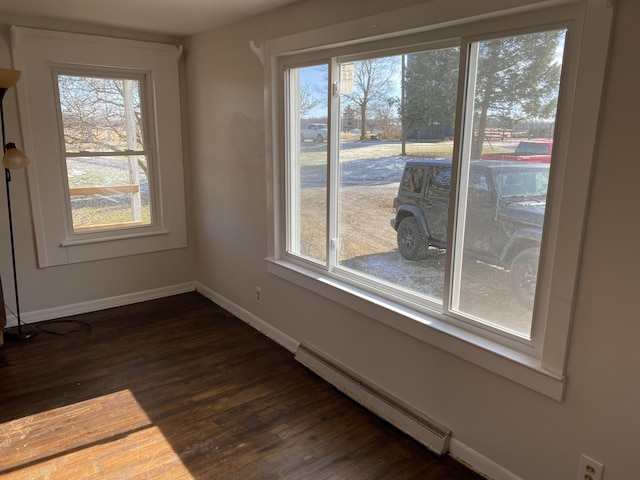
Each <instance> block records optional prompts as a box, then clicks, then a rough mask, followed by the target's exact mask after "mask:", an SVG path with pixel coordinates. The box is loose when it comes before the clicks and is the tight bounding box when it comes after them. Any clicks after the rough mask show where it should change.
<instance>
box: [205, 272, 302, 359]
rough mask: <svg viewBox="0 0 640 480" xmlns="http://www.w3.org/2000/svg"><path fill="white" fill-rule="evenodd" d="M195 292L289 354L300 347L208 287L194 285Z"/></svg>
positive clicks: (286, 336) (294, 341) (288, 337)
mask: <svg viewBox="0 0 640 480" xmlns="http://www.w3.org/2000/svg"><path fill="white" fill-rule="evenodd" d="M196 291H197V292H198V293H200V294H202V295H204V296H205V297H207V298H208V299H209V300H211V301H212V302H213V303H215V304H217V305H220V306H221V307H222V308H224V309H225V310H226V311H228V312H229V313H231V314H232V315H234V316H236V317H238V318H239V319H240V320H242V321H243V322H245V323H246V324H248V325H250V326H251V327H253V328H255V329H256V330H258V331H259V332H260V333H262V334H263V335H265V336H266V337H268V338H270V339H271V340H273V341H274V342H276V343H277V344H278V345H280V346H282V347H284V348H286V349H287V350H289V351H290V352H292V353H294V352H295V351H296V350H297V349H298V345H300V343H299V342H298V341H296V340H294V339H293V338H291V337H290V336H288V335H286V334H284V333H283V332H281V331H280V330H278V329H277V328H274V327H273V326H272V325H270V324H268V323H267V322H265V321H264V320H262V319H260V318H258V317H257V316H255V315H254V314H253V313H251V312H249V311H248V310H245V309H244V308H242V307H240V306H238V305H237V304H235V303H233V302H232V301H231V300H229V299H228V298H226V297H223V296H222V295H220V294H219V293H217V292H214V291H213V290H211V289H210V288H208V287H205V286H204V285H202V284H201V283H199V282H197V283H196Z"/></svg>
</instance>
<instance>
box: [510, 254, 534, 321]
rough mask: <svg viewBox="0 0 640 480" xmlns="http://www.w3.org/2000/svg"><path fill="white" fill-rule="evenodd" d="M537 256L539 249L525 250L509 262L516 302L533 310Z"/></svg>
mask: <svg viewBox="0 0 640 480" xmlns="http://www.w3.org/2000/svg"><path fill="white" fill-rule="evenodd" d="M539 255H540V249H538V248H535V247H531V248H525V249H524V250H522V251H521V252H520V253H518V254H517V255H516V256H515V258H514V259H513V261H512V262H511V286H512V287H513V290H514V292H515V294H516V296H517V297H518V300H520V302H521V303H522V304H523V305H524V306H525V307H527V308H529V309H533V299H534V297H535V293H536V282H537V280H538V257H539Z"/></svg>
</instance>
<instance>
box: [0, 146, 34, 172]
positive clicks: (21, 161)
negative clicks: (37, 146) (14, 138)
mask: <svg viewBox="0 0 640 480" xmlns="http://www.w3.org/2000/svg"><path fill="white" fill-rule="evenodd" d="M2 165H3V166H4V168H9V169H12V170H13V169H18V168H24V167H26V166H27V165H29V157H27V156H26V155H25V154H24V153H23V152H22V150H19V149H17V148H16V144H15V143H7V147H6V149H5V152H4V157H2Z"/></svg>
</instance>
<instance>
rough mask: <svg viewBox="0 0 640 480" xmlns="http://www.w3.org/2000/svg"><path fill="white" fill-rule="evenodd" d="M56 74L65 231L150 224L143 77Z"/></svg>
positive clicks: (148, 158)
mask: <svg viewBox="0 0 640 480" xmlns="http://www.w3.org/2000/svg"><path fill="white" fill-rule="evenodd" d="M56 79H57V82H56V87H57V93H58V114H59V115H60V125H61V129H60V130H61V132H60V133H61V136H62V138H61V144H62V145H64V156H65V163H64V170H65V172H64V173H65V176H66V179H67V187H68V190H67V191H68V209H69V210H70V213H71V214H70V219H71V225H70V228H69V231H70V233H73V234H83V233H90V232H96V231H100V230H108V229H121V228H132V227H136V226H145V225H150V224H151V223H152V221H151V217H152V216H151V202H150V188H149V187H150V182H149V178H148V175H147V172H148V170H149V164H150V161H149V160H150V154H149V152H148V150H147V149H146V148H145V145H146V138H145V134H144V126H145V125H146V123H147V119H146V118H145V115H144V112H145V109H144V108H142V103H143V101H144V94H143V85H144V81H143V80H144V77H138V78H121V77H120V76H118V77H110V76H104V75H98V76H95V75H74V74H67V73H58V74H57V75H56Z"/></svg>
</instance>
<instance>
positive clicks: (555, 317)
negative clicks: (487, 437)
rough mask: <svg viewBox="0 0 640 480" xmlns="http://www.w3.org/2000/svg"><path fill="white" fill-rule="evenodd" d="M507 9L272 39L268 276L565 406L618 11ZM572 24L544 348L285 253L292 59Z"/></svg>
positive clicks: (393, 16)
mask: <svg viewBox="0 0 640 480" xmlns="http://www.w3.org/2000/svg"><path fill="white" fill-rule="evenodd" d="M503 3H505V5H502V7H501V10H499V11H493V10H491V8H492V7H491V5H487V4H486V3H484V2H475V1H473V0H453V1H451V0H434V1H433V2H428V3H427V4H421V5H417V6H414V7H408V8H405V9H403V10H399V11H395V12H388V13H385V14H384V15H378V16H374V17H369V18H363V19H360V20H355V21H352V22H347V23H345V24H340V25H336V26H330V27H324V28H321V29H318V30H313V31H309V32H304V33H301V34H296V35H291V36H289V37H283V38H278V39H273V40H269V41H267V42H266V44H265V46H264V59H265V84H266V85H265V86H266V90H265V91H266V92H267V93H266V105H267V109H266V122H265V129H266V136H267V139H269V140H270V141H271V142H272V143H271V144H270V145H269V146H270V148H268V150H267V159H266V167H267V175H268V185H267V191H268V195H269V196H270V197H271V198H272V199H273V202H268V203H269V209H268V214H269V217H270V222H269V223H268V226H269V229H270V231H269V236H268V238H269V245H268V247H269V248H268V253H269V256H268V258H267V261H268V271H269V272H270V273H272V274H274V275H277V276H279V277H281V278H284V279H286V280H289V281H291V282H293V283H295V284H297V285H299V286H301V287H304V288H307V289H310V290H312V291H314V292H316V293H317V294H319V295H322V296H324V297H327V298H329V299H331V300H332V301H335V302H337V303H339V304H342V305H344V306H346V307H349V308H352V309H354V310H355V311H358V312H359V313H360V314H362V315H366V316H368V317H369V318H371V319H373V320H376V321H379V322H382V323H384V324H386V325H388V326H390V327H392V328H395V329H398V330H400V331H402V332H404V333H406V334H409V335H411V336H413V337H415V338H417V339H420V340H422V341H424V342H426V343H428V344H430V345H434V346H436V347H438V348H440V349H443V350H445V351H448V352H450V353H451V354H453V355H456V356H459V357H460V358H463V359H465V360H467V361H469V362H472V363H474V364H476V365H479V366H481V367H483V368H485V369H487V370H489V371H492V372H494V373H496V374H498V375H501V376H504V377H506V378H508V379H510V380H512V381H514V382H517V383H519V384H521V385H524V386H526V387H528V388H531V389H532V390H535V391H537V392H540V393H542V394H544V395H547V396H549V397H551V398H554V399H556V400H559V401H560V400H562V399H563V397H564V391H565V385H566V376H565V363H566V358H567V353H568V343H569V336H570V326H571V322H572V316H573V300H574V295H575V289H576V284H577V277H578V266H579V258H580V250H581V243H582V233H583V228H584V221H585V220H584V218H585V213H586V208H587V199H588V190H589V180H590V171H591V163H592V158H593V155H594V149H595V139H596V135H597V131H598V128H597V123H598V114H599V109H600V97H601V92H602V87H603V81H604V75H605V68H606V58H607V50H608V42H609V33H610V28H611V19H612V8H611V5H610V4H609V2H606V1H605V0H582V1H571V0H565V1H561V2H556V6H554V7H549V6H548V4H547V5H544V2H541V1H539V0H520V1H519V0H508V1H506V2H503ZM493 8H495V7H493ZM465 12H468V14H466V15H465ZM564 26H567V27H569V32H568V34H567V39H566V42H567V46H566V49H565V52H566V53H565V57H564V62H563V80H562V85H561V93H560V99H559V105H558V114H557V118H556V129H557V131H559V132H561V134H560V135H559V137H558V138H560V140H561V141H560V142H557V143H556V144H555V145H554V166H553V168H554V169H555V171H554V174H553V175H554V183H553V184H552V185H550V192H551V195H552V199H553V202H552V204H551V208H549V206H548V207H547V213H546V219H545V222H546V223H545V236H546V238H545V240H544V243H543V245H542V248H541V272H540V274H539V276H538V295H537V300H536V302H537V303H536V313H535V314H536V315H537V319H538V320H542V328H541V330H540V332H539V336H540V339H539V342H538V343H537V345H535V348H531V349H528V350H527V349H521V348H514V347H513V346H512V345H509V343H508V342H501V341H500V340H497V339H495V338H489V337H486V336H483V335H479V334H478V333H477V332H476V331H474V329H473V328H467V327H465V326H464V325H460V324H458V323H455V322H450V321H449V320H448V319H446V318H443V316H442V315H438V314H437V313H436V312H433V313H430V314H428V313H424V312H422V311H420V310H418V309H416V308H411V307H410V306H407V305H406V304H401V303H397V302H393V301H390V300H389V299H388V298H383V297H382V296H379V295H376V294H374V293H371V291H370V290H365V289H364V288H360V287H359V286H358V284H357V283H355V282H353V280H352V279H349V278H346V277H344V276H343V277H341V276H340V275H337V274H333V273H332V274H329V273H328V272H326V271H323V270H320V269H317V268H314V267H313V265H311V264H309V262H304V261H300V260H299V259H298V258H294V257H292V256H290V255H287V253H286V250H285V240H286V235H285V233H286V231H285V228H286V225H285V223H284V222H285V221H286V196H285V187H286V162H285V154H286V150H285V145H286V137H287V132H286V131H284V128H283V127H284V123H283V118H284V113H285V112H284V105H283V104H284V102H283V95H284V93H283V89H284V86H283V75H282V72H283V69H284V65H286V64H287V62H288V61H290V59H291V58H294V56H295V58H296V62H297V63H298V64H302V63H301V62H302V59H303V58H304V59H306V61H307V62H313V61H318V60H320V59H323V58H324V59H327V58H329V57H339V56H341V55H342V56H344V55H350V54H354V53H357V52H365V51H376V50H380V51H381V50H388V51H393V49H394V48H396V47H398V46H410V45H414V44H419V43H428V42H437V41H443V40H446V39H451V38H460V39H467V40H469V41H473V40H475V39H477V38H486V37H485V36H486V35H490V34H492V33H493V34H494V35H493V36H498V34H501V35H502V36H505V35H509V34H511V33H514V32H515V33H518V32H520V31H522V30H521V29H527V28H528V29H533V30H540V31H541V30H547V29H552V28H558V27H564ZM327 39H330V40H327ZM463 43H464V42H463ZM303 55H306V56H305V57H303ZM303 63H304V62H303ZM293 64H295V62H293ZM460 88H464V85H461V86H460ZM461 92H462V91H461ZM335 128H336V126H335V125H334V126H333V129H334V130H335ZM458 130H459V129H458ZM558 158H560V159H561V160H557V159H558Z"/></svg>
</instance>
